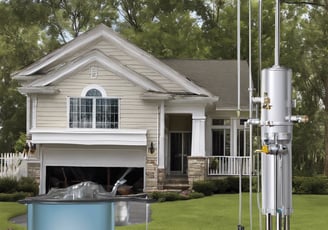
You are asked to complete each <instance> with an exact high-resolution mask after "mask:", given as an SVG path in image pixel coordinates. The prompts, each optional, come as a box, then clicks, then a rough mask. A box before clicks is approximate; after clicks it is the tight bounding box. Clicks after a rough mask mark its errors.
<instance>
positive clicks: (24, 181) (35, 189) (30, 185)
mask: <svg viewBox="0 0 328 230" xmlns="http://www.w3.org/2000/svg"><path fill="white" fill-rule="evenodd" d="M17 191H22V192H28V193H31V194H32V195H33V196H35V195H37V194H38V193H39V186H38V183H36V181H35V180H34V179H33V178H31V177H22V178H21V179H20V180H19V181H18V187H17Z"/></svg>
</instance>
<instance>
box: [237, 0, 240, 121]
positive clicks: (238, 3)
mask: <svg viewBox="0 0 328 230" xmlns="http://www.w3.org/2000/svg"><path fill="white" fill-rule="evenodd" d="M237 75H238V77H237V91H238V95H237V117H238V118H239V117H240V0H237Z"/></svg>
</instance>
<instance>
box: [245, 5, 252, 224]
mask: <svg viewBox="0 0 328 230" xmlns="http://www.w3.org/2000/svg"><path fill="white" fill-rule="evenodd" d="M248 57H249V58H248V59H249V70H248V84H249V86H248V91H249V92H248V93H249V119H252V117H253V116H252V113H253V105H252V97H253V84H252V1H251V0H248ZM252 133H253V125H252V124H250V125H249V158H250V160H249V170H250V172H249V228H250V230H252V229H253V191H252V184H253V181H252V179H253V178H252V176H253V175H252V174H253V173H252V172H253V135H252ZM245 143H246V142H245Z"/></svg>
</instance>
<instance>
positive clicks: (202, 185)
mask: <svg viewBox="0 0 328 230" xmlns="http://www.w3.org/2000/svg"><path fill="white" fill-rule="evenodd" d="M216 189H217V188H216V185H215V183H214V182H213V180H204V181H195V182H194V184H193V190H195V192H200V193H203V194H204V195H205V196H210V195H212V194H213V193H214V191H215V190H216Z"/></svg>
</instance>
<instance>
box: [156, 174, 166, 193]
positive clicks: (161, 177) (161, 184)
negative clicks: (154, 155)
mask: <svg viewBox="0 0 328 230" xmlns="http://www.w3.org/2000/svg"><path fill="white" fill-rule="evenodd" d="M157 173H158V189H159V190H162V189H163V188H164V182H165V178H166V174H165V169H157Z"/></svg>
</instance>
